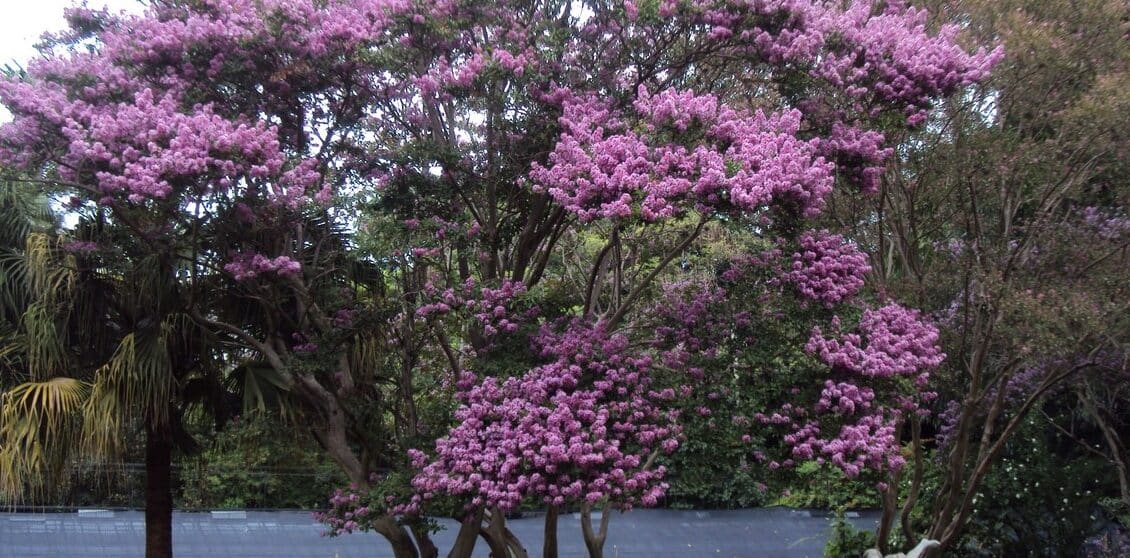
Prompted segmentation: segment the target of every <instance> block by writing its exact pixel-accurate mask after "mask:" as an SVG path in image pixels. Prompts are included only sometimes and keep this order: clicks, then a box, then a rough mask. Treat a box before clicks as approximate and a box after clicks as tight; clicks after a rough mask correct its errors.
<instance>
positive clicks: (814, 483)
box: [773, 461, 879, 509]
mask: <svg viewBox="0 0 1130 558" xmlns="http://www.w3.org/2000/svg"><path fill="white" fill-rule="evenodd" d="M794 473H795V476H793V478H791V479H789V482H788V485H790V488H789V489H787V490H786V492H785V493H783V494H782V495H781V496H780V497H779V498H777V500H776V501H774V502H773V504H774V505H778V506H789V507H793V508H819V509H860V508H874V507H878V505H879V501H878V493H877V491H876V490H875V487H873V486H870V485H869V484H868V483H866V482H863V481H860V480H856V479H849V478H847V477H846V476H844V473H843V472H842V471H840V470H839V469H838V468H836V467H834V466H832V465H830V464H828V463H825V464H823V465H820V464H818V463H816V462H815V461H805V462H804V463H801V464H800V465H798V466H797V467H796V469H795V470H794Z"/></svg>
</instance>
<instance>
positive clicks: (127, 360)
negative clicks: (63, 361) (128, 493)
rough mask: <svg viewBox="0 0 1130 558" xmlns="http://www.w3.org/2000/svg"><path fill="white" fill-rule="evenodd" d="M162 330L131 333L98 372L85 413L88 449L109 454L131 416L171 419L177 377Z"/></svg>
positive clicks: (115, 448) (116, 450) (117, 446)
mask: <svg viewBox="0 0 1130 558" xmlns="http://www.w3.org/2000/svg"><path fill="white" fill-rule="evenodd" d="M166 347H167V346H166V338H165V337H164V336H163V335H153V334H145V333H140V334H139V333H130V334H128V335H126V336H125V337H123V338H122V340H121V342H120V343H119V344H118V347H117V349H116V350H115V351H114V354H113V355H112V356H111V357H110V359H109V361H107V362H106V364H104V365H102V366H101V367H100V368H98V370H97V371H96V372H95V374H94V386H93V388H92V392H91V396H90V398H89V400H88V402H87V405H86V407H85V409H84V413H83V431H84V432H85V437H86V439H87V442H88V443H87V448H86V449H87V451H88V453H89V455H92V456H94V457H99V458H107V457H110V456H112V455H114V454H117V453H119V450H120V449H121V443H120V442H121V429H122V427H123V421H124V420H126V418H128V417H139V418H144V419H145V420H147V421H149V423H150V424H152V425H154V426H158V427H160V426H163V425H166V424H168V421H169V402H170V401H171V400H172V394H173V387H174V386H173V383H174V378H173V374H172V370H171V364H170V361H169V354H168V351H167V348H166Z"/></svg>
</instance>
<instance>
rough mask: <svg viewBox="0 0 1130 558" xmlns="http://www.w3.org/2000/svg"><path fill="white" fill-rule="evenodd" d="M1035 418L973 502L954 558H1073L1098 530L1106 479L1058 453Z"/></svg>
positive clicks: (1097, 469) (1100, 469) (1101, 468)
mask: <svg viewBox="0 0 1130 558" xmlns="http://www.w3.org/2000/svg"><path fill="white" fill-rule="evenodd" d="M1046 429H1047V424H1046V422H1045V421H1043V420H1042V419H1041V418H1037V417H1030V418H1029V419H1028V420H1027V421H1025V424H1024V426H1023V427H1022V429H1021V430H1020V431H1018V432H1017V434H1016V436H1015V437H1014V438H1013V439H1012V441H1011V442H1010V443H1009V444H1008V447H1007V450H1006V452H1005V454H1004V455H1003V456H1002V457H1001V459H1000V461H999V463H998V464H997V466H996V467H994V468H993V470H992V471H991V472H990V474H989V475H988V476H986V478H985V482H984V483H983V485H982V486H981V488H980V490H979V491H978V493H977V495H976V497H975V499H974V510H973V513H972V515H971V517H970V520H969V524H968V526H967V527H966V530H965V536H964V537H963V538H962V539H961V541H959V542H958V544H957V545H956V547H955V548H954V552H955V554H956V555H958V556H969V557H986V558H987V557H990V556H1005V555H1009V556H1029V557H1049V558H1050V557H1055V556H1073V555H1075V554H1077V553H1078V552H1079V549H1080V548H1081V547H1082V545H1083V541H1084V540H1085V539H1086V538H1087V536H1088V535H1089V534H1091V533H1093V532H1094V530H1095V528H1096V527H1097V526H1098V520H1099V519H1100V514H1099V513H1097V511H1098V509H1099V508H1098V503H1099V495H1100V494H1102V493H1105V492H1108V491H1111V489H1112V488H1113V487H1111V486H1110V484H1112V483H1113V478H1112V475H1110V474H1109V470H1107V469H1106V467H1109V465H1107V464H1106V463H1104V462H1102V461H1101V460H1096V459H1089V458H1079V457H1077V456H1073V455H1070V454H1067V455H1064V452H1063V451H1062V450H1060V451H1057V448H1056V446H1055V437H1054V436H1053V435H1050V434H1049V433H1048V432H1047V430H1046Z"/></svg>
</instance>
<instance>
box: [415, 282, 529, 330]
mask: <svg viewBox="0 0 1130 558" xmlns="http://www.w3.org/2000/svg"><path fill="white" fill-rule="evenodd" d="M525 292H526V285H525V283H522V282H521V281H514V280H511V279H503V280H501V281H500V282H499V286H498V288H491V287H480V288H476V281H475V279H474V278H473V277H472V278H468V279H467V280H466V281H465V282H464V283H463V284H462V285H461V286H460V288H459V289H458V290H456V289H454V288H448V289H444V290H443V291H440V290H439V288H437V287H436V286H435V285H434V284H433V283H428V284H426V285H425V286H424V294H425V295H427V297H428V299H429V300H431V302H428V303H426V304H423V305H421V306H420V307H419V308H417V309H416V315H417V316H419V317H422V318H427V317H430V316H440V315H445V314H448V313H451V312H455V311H460V310H466V311H468V312H469V313H470V314H471V315H472V316H473V317H474V318H475V320H476V321H477V322H478V323H479V325H480V326H481V327H482V333H483V335H484V336H485V337H488V338H489V337H494V336H495V335H498V334H500V333H514V332H516V331H518V327H519V326H520V325H521V324H522V323H523V322H526V321H529V320H530V319H532V318H534V317H535V316H536V315H537V307H533V308H531V309H529V310H527V311H524V312H517V311H515V310H514V309H513V308H512V306H513V302H514V301H515V299H516V298H517V297H518V296H520V295H521V294H522V293H525Z"/></svg>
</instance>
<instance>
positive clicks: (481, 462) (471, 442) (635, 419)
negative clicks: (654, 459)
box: [401, 322, 679, 511]
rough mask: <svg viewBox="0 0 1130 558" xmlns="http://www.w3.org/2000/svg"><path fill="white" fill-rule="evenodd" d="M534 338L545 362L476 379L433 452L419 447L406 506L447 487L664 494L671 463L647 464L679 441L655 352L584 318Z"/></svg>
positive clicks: (568, 497) (636, 496)
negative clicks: (641, 350) (656, 381)
mask: <svg viewBox="0 0 1130 558" xmlns="http://www.w3.org/2000/svg"><path fill="white" fill-rule="evenodd" d="M536 343H537V345H538V346H539V347H540V354H541V355H542V356H544V357H546V358H549V359H551V361H550V362H549V363H548V364H545V365H542V366H539V367H536V368H534V369H531V370H530V371H528V372H526V373H525V374H523V375H521V376H518V377H512V378H508V379H506V380H499V379H497V378H485V379H483V380H481V381H479V382H477V383H475V384H474V385H472V386H471V387H470V389H468V390H467V391H466V392H465V393H463V394H462V395H461V399H462V404H461V405H460V407H459V409H458V410H457V411H456V413H455V419H456V425H455V426H454V427H452V428H451V430H450V431H449V432H448V434H447V435H446V436H444V437H442V438H440V439H438V440H437V441H436V445H435V455H434V456H433V457H429V456H428V455H427V454H425V453H423V452H420V451H413V452H412V455H413V460H414V463H415V464H416V466H417V467H418V468H419V470H420V473H419V474H418V475H417V476H416V477H415V478H414V479H413V481H412V484H413V487H414V488H415V489H416V491H417V494H416V496H415V497H414V498H413V500H412V501H411V502H410V503H409V504H406V505H405V506H403V507H402V508H401V510H402V511H414V510H416V509H417V508H418V507H419V506H420V505H422V504H423V503H425V502H427V501H428V500H430V499H432V498H434V497H436V496H438V495H440V494H449V495H455V496H460V497H462V498H465V499H466V500H467V501H469V502H470V505H489V506H499V507H501V508H503V509H511V508H513V507H514V506H516V505H518V503H519V502H521V501H522V500H523V499H524V498H535V499H539V500H542V501H545V502H547V503H552V504H555V505H564V504H566V503H569V502H573V503H576V502H581V501H588V502H596V501H599V500H601V499H603V498H611V499H612V500H613V501H615V502H617V504H618V505H620V506H624V507H628V506H631V505H632V504H634V503H641V504H643V505H655V504H656V503H657V501H658V499H659V498H660V497H661V496H662V494H663V493H664V490H665V489H666V485H665V484H663V483H662V482H661V480H662V478H663V476H664V474H665V469H664V468H663V467H662V466H657V467H647V466H645V465H646V464H647V463H648V458H649V456H650V455H651V454H652V453H653V452H667V453H669V452H672V451H674V450H675V449H676V448H677V447H678V441H677V436H678V433H679V428H678V426H677V424H676V422H675V419H676V417H675V415H674V414H672V413H671V412H668V411H664V410H663V406H662V403H663V401H662V400H657V399H655V395H656V394H654V393H649V389H648V386H649V384H650V375H649V368H650V358H648V357H646V356H634V355H633V354H632V353H631V350H630V349H629V343H628V339H627V338H626V337H624V336H622V335H609V334H607V333H606V332H605V331H604V330H603V328H602V327H601V326H599V325H597V326H592V325H587V324H583V323H580V322H573V323H571V324H569V325H568V326H566V327H565V328H564V330H563V331H561V332H557V331H554V330H553V329H552V328H550V327H548V326H546V327H545V328H543V330H542V332H541V333H540V334H539V335H538V336H537V339H536ZM668 395H670V396H672V397H673V393H669V394H668Z"/></svg>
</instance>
